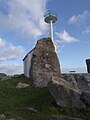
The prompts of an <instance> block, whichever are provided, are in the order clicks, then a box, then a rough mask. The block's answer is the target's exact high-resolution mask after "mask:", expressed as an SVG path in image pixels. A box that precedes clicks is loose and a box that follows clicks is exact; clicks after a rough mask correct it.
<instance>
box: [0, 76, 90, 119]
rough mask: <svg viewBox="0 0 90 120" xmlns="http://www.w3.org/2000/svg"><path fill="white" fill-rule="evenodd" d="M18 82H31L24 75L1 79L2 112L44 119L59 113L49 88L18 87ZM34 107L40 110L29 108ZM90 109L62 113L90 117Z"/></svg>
mask: <svg viewBox="0 0 90 120" xmlns="http://www.w3.org/2000/svg"><path fill="white" fill-rule="evenodd" d="M18 82H23V83H29V84H30V80H29V79H28V78H26V77H24V76H19V77H13V78H12V79H11V80H7V81H3V82H1V81H0V112H1V113H3V114H4V115H5V116H6V118H16V119H17V120H43V119H45V117H46V116H50V115H58V114H59V109H58V107H55V106H54V105H53V103H54V99H53V98H52V96H51V95H50V93H49V91H48V89H47V88H35V87H28V88H23V89H17V88H16V85H17V83H18ZM30 107H33V108H35V109H37V110H38V112H33V111H31V110H29V109H28V108H30ZM89 113H90V109H85V110H82V111H80V110H70V109H60V114H65V115H68V116H75V117H89Z"/></svg>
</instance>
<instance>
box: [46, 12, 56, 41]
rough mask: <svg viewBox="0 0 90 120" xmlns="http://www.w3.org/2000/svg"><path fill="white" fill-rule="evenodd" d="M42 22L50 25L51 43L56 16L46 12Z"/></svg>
mask: <svg viewBox="0 0 90 120" xmlns="http://www.w3.org/2000/svg"><path fill="white" fill-rule="evenodd" d="M44 21H45V22H46V23H48V24H50V36H51V39H52V41H53V23H55V22H56V21H57V14H56V13H55V12H54V11H51V10H50V11H47V12H46V13H45V15H44Z"/></svg>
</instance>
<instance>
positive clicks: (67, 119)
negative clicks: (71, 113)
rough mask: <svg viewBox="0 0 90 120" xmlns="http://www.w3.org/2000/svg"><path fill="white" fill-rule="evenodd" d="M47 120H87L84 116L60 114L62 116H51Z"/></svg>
mask: <svg viewBox="0 0 90 120" xmlns="http://www.w3.org/2000/svg"><path fill="white" fill-rule="evenodd" d="M45 120H85V119H82V118H72V117H68V116H64V115H60V116H51V117H49V118H46V119H45Z"/></svg>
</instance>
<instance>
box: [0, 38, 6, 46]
mask: <svg viewBox="0 0 90 120" xmlns="http://www.w3.org/2000/svg"><path fill="white" fill-rule="evenodd" d="M4 45H5V41H4V40H3V39H2V38H0V47H3V46H4Z"/></svg>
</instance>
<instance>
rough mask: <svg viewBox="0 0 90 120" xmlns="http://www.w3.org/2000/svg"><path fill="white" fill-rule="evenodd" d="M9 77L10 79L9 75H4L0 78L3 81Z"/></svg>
mask: <svg viewBox="0 0 90 120" xmlns="http://www.w3.org/2000/svg"><path fill="white" fill-rule="evenodd" d="M9 79H11V77H10V76H4V77H2V78H1V81H5V80H9Z"/></svg>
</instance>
